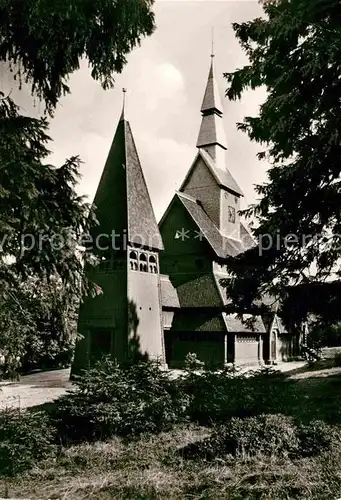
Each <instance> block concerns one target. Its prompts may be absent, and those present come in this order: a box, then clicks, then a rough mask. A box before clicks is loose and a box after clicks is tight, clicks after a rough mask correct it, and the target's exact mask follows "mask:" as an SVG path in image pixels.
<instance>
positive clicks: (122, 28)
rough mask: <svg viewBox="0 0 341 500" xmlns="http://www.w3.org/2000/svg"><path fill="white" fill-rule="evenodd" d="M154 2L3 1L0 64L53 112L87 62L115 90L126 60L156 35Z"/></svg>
mask: <svg viewBox="0 0 341 500" xmlns="http://www.w3.org/2000/svg"><path fill="white" fill-rule="evenodd" d="M153 2H154V0H63V1H61V0H0V60H1V61H8V62H9V63H10V67H11V70H12V71H13V74H14V76H15V78H18V79H19V80H20V82H21V81H22V80H23V81H26V82H30V83H31V85H32V92H33V93H34V94H35V95H37V96H38V97H39V98H40V99H42V100H43V101H45V103H46V106H47V109H48V110H49V111H50V112H51V111H52V110H53V109H54V108H55V107H56V105H57V102H58V100H59V98H60V97H61V96H62V95H63V94H64V93H68V92H69V91H70V88H69V86H68V85H67V80H68V77H69V75H70V74H71V73H73V72H74V71H75V70H77V69H79V63H80V59H81V58H83V57H84V58H86V59H87V60H88V62H89V66H90V68H91V74H92V76H93V78H94V79H95V80H99V81H100V82H101V83H102V85H103V87H104V88H105V89H106V88H110V87H112V86H113V84H114V78H113V73H120V72H121V71H122V69H123V67H124V65H125V64H126V62H127V59H126V56H127V54H128V53H129V52H130V51H131V50H132V49H133V48H134V47H135V46H136V45H138V44H139V43H140V42H141V39H142V37H143V36H147V35H151V34H152V32H153V30H154V27H155V26H154V14H153V12H152V10H151V7H152V5H153Z"/></svg>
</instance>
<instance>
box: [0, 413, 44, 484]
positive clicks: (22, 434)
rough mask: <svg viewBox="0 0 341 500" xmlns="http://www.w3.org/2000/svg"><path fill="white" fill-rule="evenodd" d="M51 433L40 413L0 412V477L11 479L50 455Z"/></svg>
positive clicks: (42, 414)
mask: <svg viewBox="0 0 341 500" xmlns="http://www.w3.org/2000/svg"><path fill="white" fill-rule="evenodd" d="M53 439H54V431H53V429H52V427H51V426H50V424H49V421H48V416H47V415H46V414H45V413H43V412H35V413H30V412H28V411H23V410H17V409H16V410H12V409H11V410H8V409H7V410H4V411H1V412H0V475H2V476H14V475H16V474H18V473H20V472H23V471H24V470H26V469H29V468H30V467H32V466H33V465H34V463H35V462H36V461H37V460H40V459H44V458H47V457H48V456H50V455H51V454H52V453H53V450H54V447H53V444H52V443H53Z"/></svg>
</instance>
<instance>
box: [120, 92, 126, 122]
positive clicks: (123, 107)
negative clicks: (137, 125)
mask: <svg viewBox="0 0 341 500" xmlns="http://www.w3.org/2000/svg"><path fill="white" fill-rule="evenodd" d="M126 92H127V89H125V88H123V89H122V93H123V105H122V113H121V118H120V121H122V120H125V117H124V111H125V104H126Z"/></svg>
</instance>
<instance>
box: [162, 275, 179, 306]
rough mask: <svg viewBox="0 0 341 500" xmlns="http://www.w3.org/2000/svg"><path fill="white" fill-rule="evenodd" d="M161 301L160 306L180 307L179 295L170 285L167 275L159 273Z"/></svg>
mask: <svg viewBox="0 0 341 500" xmlns="http://www.w3.org/2000/svg"><path fill="white" fill-rule="evenodd" d="M160 284H161V303H162V307H165V308H171V309H176V308H179V307H180V303H179V297H178V294H177V291H176V289H175V288H174V286H173V285H172V283H171V281H170V279H169V276H166V275H165V274H161V275H160Z"/></svg>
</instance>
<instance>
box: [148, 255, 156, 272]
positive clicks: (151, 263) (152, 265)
mask: <svg viewBox="0 0 341 500" xmlns="http://www.w3.org/2000/svg"><path fill="white" fill-rule="evenodd" d="M149 272H151V273H154V274H157V261H156V257H155V255H150V256H149Z"/></svg>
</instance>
